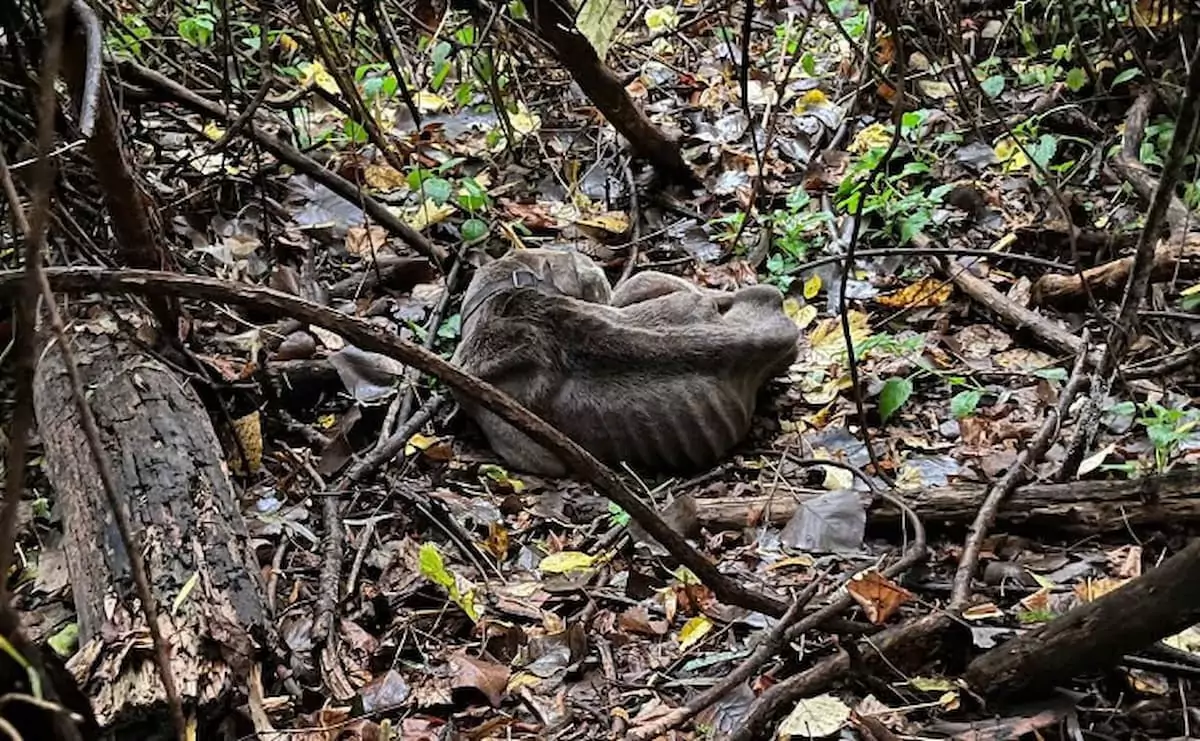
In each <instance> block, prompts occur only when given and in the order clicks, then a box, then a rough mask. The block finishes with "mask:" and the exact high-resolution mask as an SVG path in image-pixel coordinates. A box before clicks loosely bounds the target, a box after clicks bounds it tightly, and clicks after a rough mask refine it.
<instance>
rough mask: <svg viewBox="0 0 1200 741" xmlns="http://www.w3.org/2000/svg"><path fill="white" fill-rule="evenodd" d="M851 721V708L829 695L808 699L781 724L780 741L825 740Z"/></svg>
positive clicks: (797, 706)
mask: <svg viewBox="0 0 1200 741" xmlns="http://www.w3.org/2000/svg"><path fill="white" fill-rule="evenodd" d="M848 720H850V706H848V705H846V703H844V702H842V701H841V700H839V699H837V698H836V697H834V696H833V695H830V694H828V693H826V694H824V695H817V696H816V697H806V698H804V699H803V700H801V701H800V702H798V703H796V707H794V708H792V712H791V713H789V714H788V717H787V718H785V719H784V721H783V722H782V723H780V724H779V732H778V735H777V737H778V738H779V739H780V741H787V740H788V739H794V738H801V739H802V738H825V737H827V736H832V735H833V734H835V733H837V732H838V731H840V730H841V729H842V727H843V726H845V725H846V721H848Z"/></svg>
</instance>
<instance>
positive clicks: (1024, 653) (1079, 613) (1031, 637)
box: [964, 538, 1200, 698]
mask: <svg viewBox="0 0 1200 741" xmlns="http://www.w3.org/2000/svg"><path fill="white" fill-rule="evenodd" d="M1198 572H1200V538H1197V539H1193V540H1192V541H1191V543H1190V544H1189V545H1188V546H1187V547H1186V548H1184V549H1183V550H1182V551H1180V552H1179V553H1176V554H1175V555H1174V556H1172V557H1171V558H1170V559H1168V560H1167V561H1165V562H1164V563H1163V564H1162V565H1160V566H1159V567H1158V568H1155V569H1153V570H1151V571H1148V572H1146V573H1145V574H1142V575H1141V576H1139V577H1138V578H1136V579H1134V580H1132V581H1130V582H1129V583H1127V584H1125V585H1124V586H1122V587H1120V588H1118V589H1116V590H1114V591H1112V592H1109V593H1108V594H1106V595H1104V596H1103V597H1101V598H1099V599H1097V600H1095V601H1094V602H1088V603H1086V604H1082V605H1080V606H1079V607H1076V608H1075V609H1074V610H1071V611H1070V612H1068V613H1067V614H1066V615H1063V616H1062V617H1059V618H1057V619H1055V620H1053V621H1051V622H1049V623H1046V624H1045V625H1042V626H1040V627H1038V628H1035V629H1034V630H1031V631H1029V632H1028V633H1025V634H1023V635H1021V636H1019V637H1017V638H1014V639H1013V640H1011V641H1008V642H1006V643H1004V644H1003V645H1000V646H998V647H996V648H994V649H992V650H991V651H988V652H987V653H985V654H984V655H982V656H980V657H979V658H977V659H975V660H974V661H972V662H971V664H970V665H969V666H968V667H967V671H966V674H965V675H964V676H965V679H966V681H967V684H968V685H969V686H970V687H971V689H972V690H973V691H974V692H975V693H977V694H979V695H982V696H984V697H988V698H1004V697H1009V696H1013V695H1017V694H1023V693H1032V692H1044V691H1046V690H1048V689H1049V688H1051V687H1053V686H1054V685H1055V684H1056V683H1058V682H1061V681H1065V680H1067V679H1070V678H1071V677H1074V676H1077V675H1079V674H1082V673H1085V672H1089V671H1095V670H1098V669H1102V668H1104V667H1107V666H1111V665H1112V664H1114V663H1116V662H1117V661H1118V660H1119V659H1120V658H1121V657H1122V656H1124V655H1125V654H1127V653H1129V652H1131V651H1135V650H1137V649H1139V648H1142V647H1144V646H1146V645H1148V644H1150V643H1153V642H1155V641H1158V640H1161V639H1163V638H1166V637H1167V636H1170V635H1173V634H1175V633H1178V632H1179V631H1181V630H1183V629H1185V628H1187V627H1188V626H1191V625H1195V624H1196V623H1197V622H1200V579H1197V578H1196V574H1197V573H1198Z"/></svg>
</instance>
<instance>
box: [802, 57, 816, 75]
mask: <svg viewBox="0 0 1200 741" xmlns="http://www.w3.org/2000/svg"><path fill="white" fill-rule="evenodd" d="M800 69H802V70H804V74H806V75H808V76H809V77H816V76H817V60H816V59H815V58H814V57H813V55H812V52H811V51H806V52H804V56H802V57H800Z"/></svg>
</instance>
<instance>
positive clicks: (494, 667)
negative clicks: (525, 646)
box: [450, 652, 510, 707]
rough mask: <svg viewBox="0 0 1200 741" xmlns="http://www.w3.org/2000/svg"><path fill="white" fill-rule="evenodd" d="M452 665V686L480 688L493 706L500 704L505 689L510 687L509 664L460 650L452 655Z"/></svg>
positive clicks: (455, 687)
mask: <svg viewBox="0 0 1200 741" xmlns="http://www.w3.org/2000/svg"><path fill="white" fill-rule="evenodd" d="M450 667H451V670H452V671H453V676H452V677H451V680H450V686H451V687H453V688H454V689H475V690H478V691H479V692H481V693H482V694H483V696H484V697H486V698H487V699H488V702H490V703H491V704H492V707H499V706H500V702H501V700H503V699H504V690H505V688H506V687H508V677H509V674H510V672H509V669H508V667H507V666H504V665H502V664H496V663H494V662H491V661H484V660H482V659H476V658H474V657H471V656H467V655H466V654H465V653H461V652H459V653H454V654H452V655H451V656H450Z"/></svg>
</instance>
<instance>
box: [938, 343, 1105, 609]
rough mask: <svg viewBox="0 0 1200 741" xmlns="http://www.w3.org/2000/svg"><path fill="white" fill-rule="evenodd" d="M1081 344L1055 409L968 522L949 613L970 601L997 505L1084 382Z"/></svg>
mask: <svg viewBox="0 0 1200 741" xmlns="http://www.w3.org/2000/svg"><path fill="white" fill-rule="evenodd" d="M1083 344H1084V350H1083V351H1082V352H1080V353H1079V356H1078V357H1077V358H1076V359H1075V367H1074V368H1073V369H1072V370H1071V377H1070V378H1069V379H1068V380H1067V385H1066V386H1065V387H1064V388H1063V390H1062V393H1061V394H1060V395H1059V397H1058V406H1057V407H1055V408H1054V409H1053V410H1051V411H1050V412H1049V413H1047V414H1046V418H1045V419H1044V420H1042V426H1041V428H1040V429H1038V432H1037V434H1036V435H1034V436H1033V439H1032V440H1030V441H1029V446H1028V447H1026V448H1025V450H1023V451H1021V454H1020V455H1019V456H1017V460H1016V462H1015V463H1013V465H1012V467H1010V468H1009V469H1008V472H1007V473H1005V474H1004V478H1003V479H1001V480H1000V481H999V482H997V483H996V484H995V485H994V486H992V487H991V489H990V490H989V491H988V495H987V497H986V498H985V499H984V500H983V505H982V506H981V507H980V508H979V513H978V514H976V515H975V521H974V522H972V523H971V528H970V530H969V531H968V534H967V541H966V543H965V544H964V545H963V552H962V556H961V557H960V558H959V560H958V570H957V571H955V572H954V588H953V591H952V592H951V596H950V609H951V610H954V611H961V610H962V609H963V608H965V607H966V606H967V602H968V601H969V600H970V599H971V578H972V577H973V576H974V575H975V567H976V566H977V565H978V564H979V554H980V552H981V551H982V550H983V539H984V538H985V537H986V536H987V533H988V530H989V529H990V528H991V526H992V523H994V522H995V521H996V513H997V512H999V511H1000V504H1001V503H1002V502H1004V500H1005V499H1006V498H1007V497H1008V496H1009V495H1010V494H1012V493H1013V491H1015V490H1016V488H1017V487H1018V486H1020V485H1021V483H1023V481H1024V479H1025V476H1026V475H1027V473H1028V471H1029V469H1030V468H1032V467H1033V466H1035V465H1037V464H1038V462H1039V461H1040V460H1041V459H1042V456H1044V455H1045V454H1046V450H1047V449H1048V448H1049V447H1050V442H1051V441H1052V440H1053V439H1054V434H1055V433H1056V432H1058V431H1059V429H1060V427H1061V425H1062V421H1063V419H1065V418H1066V415H1067V410H1068V409H1070V407H1071V403H1072V402H1073V401H1074V400H1075V397H1076V396H1078V395H1079V392H1080V391H1081V390H1082V389H1083V387H1084V385H1085V384H1086V383H1087V380H1088V375H1087V369H1088V367H1089V365H1088V362H1087V358H1088V353H1087V340H1086V338H1085V339H1084V343H1083Z"/></svg>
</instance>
